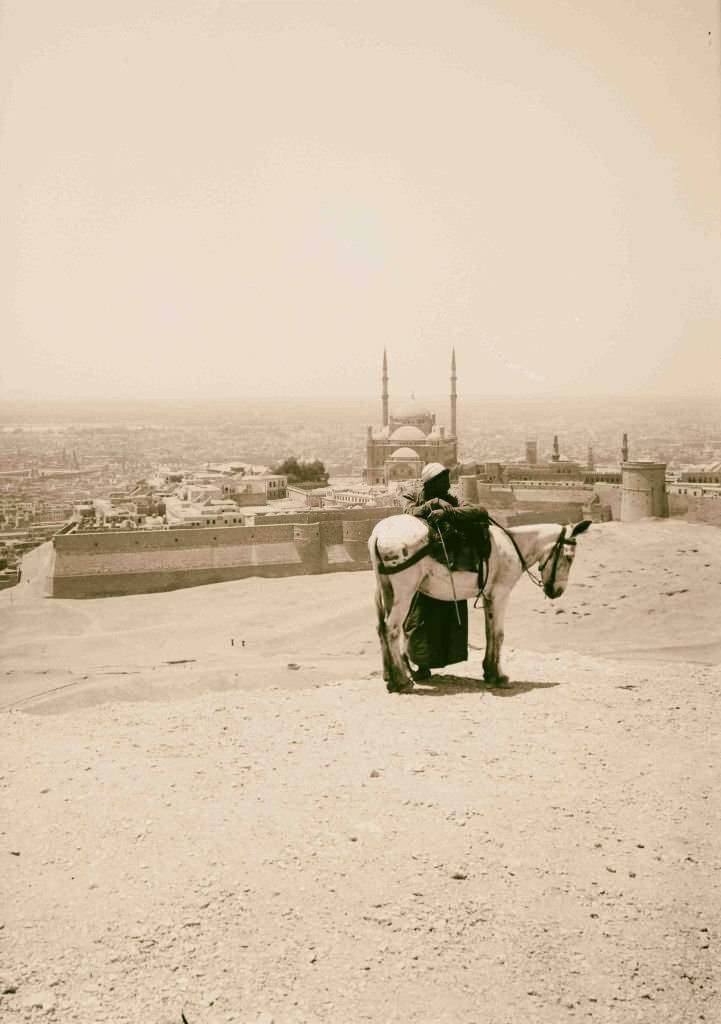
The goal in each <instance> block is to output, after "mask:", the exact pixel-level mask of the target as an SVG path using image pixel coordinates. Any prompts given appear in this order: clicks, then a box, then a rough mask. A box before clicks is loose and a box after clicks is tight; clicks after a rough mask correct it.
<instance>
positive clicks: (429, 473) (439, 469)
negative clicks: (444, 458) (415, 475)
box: [421, 462, 448, 484]
mask: <svg viewBox="0 0 721 1024" xmlns="http://www.w3.org/2000/svg"><path fill="white" fill-rule="evenodd" d="M447 472H448V470H447V468H446V467H445V466H442V465H441V464H440V462H429V463H428V465H427V466H424V467H423V472H422V473H421V483H422V484H427V483H428V481H429V480H433V479H434V478H435V477H437V476H440V475H441V473H447Z"/></svg>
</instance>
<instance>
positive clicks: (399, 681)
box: [384, 577, 413, 693]
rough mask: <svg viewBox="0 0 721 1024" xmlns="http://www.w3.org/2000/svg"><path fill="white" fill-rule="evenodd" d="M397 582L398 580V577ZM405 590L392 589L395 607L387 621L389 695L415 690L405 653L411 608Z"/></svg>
mask: <svg viewBox="0 0 721 1024" xmlns="http://www.w3.org/2000/svg"><path fill="white" fill-rule="evenodd" d="M396 580H398V578H397V577H396ZM398 582H400V581H398ZM405 589H406V588H405V587H403V586H397V585H395V586H393V587H392V591H393V606H392V608H391V610H390V613H389V614H388V616H387V617H386V619H385V644H386V648H387V653H388V659H389V663H388V675H389V677H390V678H388V677H384V678H386V684H387V688H388V692H389V693H402V692H403V691H405V690H412V689H413V676H412V674H411V669H410V664H409V662H408V657H407V655H406V652H405V637H404V635H403V623H404V622H405V619H406V615H407V614H408V608H409V606H410V600H409V597H408V595H407V594H406V593H405ZM384 664H385V662H384Z"/></svg>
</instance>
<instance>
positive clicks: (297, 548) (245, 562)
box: [52, 508, 396, 598]
mask: <svg viewBox="0 0 721 1024" xmlns="http://www.w3.org/2000/svg"><path fill="white" fill-rule="evenodd" d="M394 511H396V510H395V509H392V508H382V509H380V508H379V509H359V510H353V509H341V510H338V511H337V512H335V511H332V510H327V511H323V512H322V513H319V512H318V511H313V510H311V511H308V512H299V513H297V514H293V515H282V516H280V515H279V516H272V515H269V516H267V517H264V518H263V523H262V525H255V526H224V527H218V528H212V527H211V528H208V527H192V528H188V529H172V530H148V531H140V530H132V531H118V532H112V531H110V532H103V533H72V534H67V535H64V536H58V537H56V538H55V541H54V544H55V565H54V571H53V579H52V596H53V597H61V598H84V597H110V596H116V595H120V594H145V593H154V592H156V591H164V590H177V589H179V588H181V587H193V586H199V585H201V584H204V583H222V582H225V581H227V580H236V579H244V578H246V577H248V576H270V577H277V576H297V575H306V574H313V573H326V572H350V571H353V570H357V569H368V567H369V561H368V548H367V543H368V537H369V536H370V534H371V531H372V529H373V527H374V526H375V524H376V523H377V522H378V521H379V520H380V519H383V518H384V517H385V516H387V515H391V514H392V513H393V512H394Z"/></svg>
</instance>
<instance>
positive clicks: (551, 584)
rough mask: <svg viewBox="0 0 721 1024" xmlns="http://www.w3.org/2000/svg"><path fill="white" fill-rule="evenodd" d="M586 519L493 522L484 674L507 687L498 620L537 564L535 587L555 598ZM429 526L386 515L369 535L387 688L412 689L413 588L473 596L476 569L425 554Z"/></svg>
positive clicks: (441, 595) (447, 596)
mask: <svg viewBox="0 0 721 1024" xmlns="http://www.w3.org/2000/svg"><path fill="white" fill-rule="evenodd" d="M590 525H591V522H590V520H588V519H584V520H583V521H582V522H580V523H576V524H575V526H560V525H559V524H557V523H555V524H547V523H544V524H541V525H536V524H534V525H532V526H515V527H511V528H510V529H508V530H506V529H504V528H503V527H501V526H499V525H498V524H496V523H493V524H492V525H491V527H490V533H491V555H490V558H489V561H488V575H487V577H486V584H485V586H484V588H483V609H484V613H485V619H486V652H485V656H484V658H483V677H484V679H485V680H486V682H488V683H491V684H492V685H498V686H505V685H507V683H508V676H507V675H505V674H504V672H503V671H502V669H501V646H502V644H503V619H504V615H505V611H506V603H507V602H508V597H509V595H510V593H511V591H512V590H513V588H514V587H515V585H516V583H518V581H519V579H520V578H521V576H522V575H523V573H524V572H527V571H528V570H529V569H530V568H531V566H533V565H536V564H537V565H538V571H539V573H540V581H539V585H542V587H543V591H544V593H545V594H546V596H547V597H550V598H556V597H560V596H561V594H562V593H563V592H564V590H565V589H566V584H567V583H568V574H569V572H570V571H571V566H572V564H573V559H574V556H575V553H576V537H577V536H578V535H579V534H581V533H584V532H585V531H586V530H587V529H588V527H589V526H590ZM429 535H430V533H429V528H428V526H427V524H426V523H425V521H424V520H423V519H419V518H417V517H416V516H411V515H395V516H389V517H388V518H387V519H381V521H380V522H379V523H377V524H376V526H375V528H374V530H373V532H372V533H371V535H370V538H369V540H368V549H369V551H370V559H371V565H372V566H373V569H374V571H375V574H376V608H377V612H378V636H379V638H380V643H381V652H382V654H383V678H384V679H385V681H386V684H387V688H388V690H389V691H390V692H391V693H397V692H401V691H404V690H411V689H413V676H412V669H411V665H410V662H409V659H408V655H407V653H406V638H405V633H404V630H403V624H404V622H405V620H406V616H407V615H408V612H409V610H410V606H411V602H412V600H413V597H414V595H415V593H416V591H418V590H420V592H421V593H422V594H427V595H428V596H429V597H435V598H436V599H437V600H440V601H455V600H458V601H460V600H463V599H464V598H477V597H478V594H479V590H478V574H477V573H476V572H453V573H451V572H450V570H449V569H448V567H447V566H446V565H444V564H443V563H441V562H438V561H436V560H435V559H434V558H432V557H431V555H430V553H429Z"/></svg>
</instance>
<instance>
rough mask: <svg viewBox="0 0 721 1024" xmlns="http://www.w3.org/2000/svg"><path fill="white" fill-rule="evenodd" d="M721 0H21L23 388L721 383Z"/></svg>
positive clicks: (13, 284) (13, 68) (19, 392)
mask: <svg viewBox="0 0 721 1024" xmlns="http://www.w3.org/2000/svg"><path fill="white" fill-rule="evenodd" d="M720 41H721V19H720V17H719V5H718V4H717V3H716V0H604V2H603V3H599V2H598V0H486V2H480V0H479V2H467V0H454V2H453V3H450V4H448V3H441V2H440V0H437V2H433V3H429V2H425V0H381V2H375V0H368V2H363V0H359V2H349V0H329V2H324V0H316V2H312V3H306V2H304V0H297V2H273V0H268V2H242V0H122V2H118V0H63V2H62V3H58V2H57V0H4V2H2V0H0V223H2V225H3V228H2V231H1V232H0V273H1V274H2V282H3V286H2V288H1V289H0V397H4V398H6V399H9V398H53V399H64V398H101V399H102V398H140V399H146V398H147V399H152V398H184V399H185V398H203V399H213V398H224V399H227V398H238V399H241V398H242V397H244V396H245V397H253V398H262V397H266V396H267V397H275V396H280V397H282V396H294V397H300V398H303V397H316V396H326V397H330V396H338V397H343V396H348V397H370V396H373V395H375V394H377V393H378V392H379V390H380V372H381V360H382V354H383V349H384V347H385V348H387V350H388V359H389V367H390V390H391V396H392V398H393V397H396V398H400V397H404V396H408V395H409V394H410V393H415V394H416V395H418V396H421V395H424V394H438V393H445V392H446V391H447V385H448V368H449V362H450V352H451V349H452V348H453V347H455V350H456V356H457V363H458V390H459V393H460V394H461V396H462V395H463V394H464V393H465V394H468V395H471V394H472V395H488V396H500V395H512V396H519V397H523V396H544V395H548V396H560V397H564V396H568V397H576V396H586V395H588V396H603V395H618V394H630V395H635V394H637V395H644V396H653V395H668V394H680V395H687V396H689V397H693V396H695V395H714V394H718V395H719V396H720V397H721V330H720V328H721V46H720Z"/></svg>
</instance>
